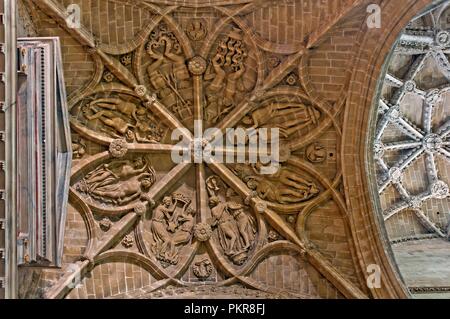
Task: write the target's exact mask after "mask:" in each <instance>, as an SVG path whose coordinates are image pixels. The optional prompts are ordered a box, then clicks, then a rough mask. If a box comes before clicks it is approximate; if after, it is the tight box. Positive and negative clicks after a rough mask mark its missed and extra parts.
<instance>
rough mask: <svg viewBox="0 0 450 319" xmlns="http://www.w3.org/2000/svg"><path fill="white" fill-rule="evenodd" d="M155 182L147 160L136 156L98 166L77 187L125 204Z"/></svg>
mask: <svg viewBox="0 0 450 319" xmlns="http://www.w3.org/2000/svg"><path fill="white" fill-rule="evenodd" d="M154 182H155V171H154V169H153V168H152V167H151V166H150V164H149V162H148V160H147V159H146V158H145V159H144V158H143V157H137V158H136V159H135V160H134V161H131V160H122V161H113V162H111V163H109V164H102V165H100V166H98V167H97V168H96V169H94V170H93V171H91V172H89V173H88V174H87V175H86V176H85V177H84V178H83V179H82V180H81V181H80V182H79V183H78V185H77V190H78V191H80V192H82V193H85V194H88V195H90V196H92V197H93V198H95V199H97V200H100V201H103V202H108V203H113V204H119V205H124V204H126V203H129V202H131V201H132V200H134V199H137V198H138V197H139V195H140V194H141V192H142V191H144V190H148V188H150V186H151V185H153V183H154Z"/></svg>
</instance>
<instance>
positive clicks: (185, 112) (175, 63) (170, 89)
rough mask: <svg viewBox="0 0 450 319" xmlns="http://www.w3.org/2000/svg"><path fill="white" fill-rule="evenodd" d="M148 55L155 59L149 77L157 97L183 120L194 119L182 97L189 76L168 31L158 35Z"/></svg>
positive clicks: (189, 105)
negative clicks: (188, 117) (189, 117)
mask: <svg viewBox="0 0 450 319" xmlns="http://www.w3.org/2000/svg"><path fill="white" fill-rule="evenodd" d="M146 51H147V54H148V55H149V56H150V57H151V58H152V59H153V62H152V63H151V64H150V65H149V66H148V67H147V74H148V76H149V79H150V84H151V85H152V87H153V89H154V90H155V91H156V92H157V94H158V97H159V98H160V99H161V100H162V102H163V103H164V105H166V106H167V107H169V108H170V109H171V110H172V111H174V112H176V113H178V114H179V115H180V117H182V118H183V117H185V116H190V115H192V111H191V104H190V102H189V101H187V100H186V98H185V97H183V92H186V90H185V89H187V88H189V86H190V82H189V79H190V75H189V71H188V69H187V66H186V63H185V58H184V57H183V55H182V49H181V46H180V44H179V43H178V41H177V39H176V38H175V36H174V35H173V34H172V33H171V32H168V31H165V30H163V31H158V32H157V33H155V35H154V36H153V39H152V40H150V41H149V42H148V43H147V46H146ZM182 91H183V92H182Z"/></svg>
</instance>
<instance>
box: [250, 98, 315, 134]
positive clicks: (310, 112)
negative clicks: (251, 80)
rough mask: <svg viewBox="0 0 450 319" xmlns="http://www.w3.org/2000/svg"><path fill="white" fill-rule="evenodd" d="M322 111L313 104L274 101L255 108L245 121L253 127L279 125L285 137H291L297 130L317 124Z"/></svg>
mask: <svg viewBox="0 0 450 319" xmlns="http://www.w3.org/2000/svg"><path fill="white" fill-rule="evenodd" d="M319 118H320V112H319V111H317V110H316V109H315V108H313V107H311V106H307V105H304V104H301V103H290V102H272V103H270V104H268V105H266V106H264V107H261V108H258V109H256V110H254V111H253V112H252V113H251V114H250V115H249V116H246V117H245V118H244V119H243V123H244V124H246V125H251V126H252V128H255V129H256V128H261V127H267V128H273V127H278V128H279V129H280V133H281V135H282V136H283V137H286V138H287V137H289V136H290V135H292V134H293V133H295V132H298V131H299V130H301V129H303V128H305V127H307V126H309V125H311V124H316V123H317V122H318V119H319Z"/></svg>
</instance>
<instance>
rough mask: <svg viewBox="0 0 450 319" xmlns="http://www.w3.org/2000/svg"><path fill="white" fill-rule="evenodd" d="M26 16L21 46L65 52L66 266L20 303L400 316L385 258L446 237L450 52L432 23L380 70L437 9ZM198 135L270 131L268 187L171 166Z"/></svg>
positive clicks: (150, 7) (94, 9) (237, 176)
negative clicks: (340, 307)
mask: <svg viewBox="0 0 450 319" xmlns="http://www.w3.org/2000/svg"><path fill="white" fill-rule="evenodd" d="M393 2H395V4H394V3H393ZM373 3H378V4H379V8H380V9H381V11H380V14H381V25H380V28H372V27H370V24H369V25H368V23H367V21H368V18H370V13H368V11H367V9H368V6H369V5H370V4H373ZM436 3H437V2H436ZM19 4H20V5H19V8H20V16H21V21H22V23H21V28H20V30H21V32H22V33H23V34H22V35H24V36H34V35H38V36H58V37H60V39H61V45H62V55H63V63H64V71H65V74H64V76H65V81H66V88H67V92H68V94H69V97H68V104H69V109H70V114H71V119H70V121H71V127H72V135H73V136H72V141H73V149H74V164H73V168H72V177H71V191H70V207H69V211H68V216H67V217H68V218H67V225H66V232H65V242H64V266H63V268H62V269H56V270H48V269H47V270H33V269H28V268H26V267H24V268H23V269H22V270H21V280H22V281H21V295H22V296H24V297H46V298H63V297H65V298H161V297H169V296H178V297H186V296H187V297H189V296H194V295H195V296H198V295H200V294H201V295H205V296H211V297H221V296H222V297H223V296H227V297H241V296H243V295H244V296H245V295H247V296H249V297H262V298H279V297H294V298H405V297H408V296H409V292H408V290H407V285H408V284H407V283H406V284H405V282H404V280H403V279H402V278H401V276H400V274H399V272H398V268H397V265H396V262H395V260H396V259H395V258H394V256H393V255H392V250H391V246H390V243H389V240H390V241H393V242H395V241H397V240H399V239H402V240H403V239H404V238H409V239H412V238H416V237H417V238H418V237H420V238H422V234H425V233H426V234H429V233H430V231H431V233H432V236H429V235H427V238H428V237H435V235H436V236H439V237H445V235H446V233H445V232H446V230H445V227H446V225H445V224H446V223H448V198H445V197H446V196H447V195H448V188H447V193H445V192H444V191H445V187H444V182H445V183H446V184H447V185H448V173H447V172H448V162H447V161H448V150H447V146H448V145H447V144H446V143H447V142H446V137H447V133H448V126H446V124H445V123H446V122H445V117H446V116H447V117H448V107H447V108H446V107H445V106H446V105H447V104H446V102H445V101H446V98H445V96H446V94H447V93H446V88H445V87H442V85H443V84H445V83H446V81H447V79H448V78H446V77H447V76H448V69H447V70H446V69H445V66H446V64H445V63H448V61H447V62H446V61H445V58H446V53H447V51H445V50H446V49H447V47H446V45H447V44H445V45H441V46H440V47H439V46H438V47H437V49H436V46H435V45H434V44H435V43H436V42H435V41H436V39H438V40H439V39H441V37H440V36H438V37H436V36H435V34H434V33H433V34H432V32H434V31H433V29H430V30H428V29H424V28H425V27H429V26H430V27H434V28H440V29H441V28H443V27H441V26H439V27H438V26H436V25H434V26H433V25H432V24H431V25H430V24H429V23H430V21H432V22H433V21H434V23H439V21H441V19H438V17H435V18H431V16H427V17H425V18H423V19H419V20H415V22H413V23H412V24H409V26H408V30H407V31H406V32H405V33H404V36H409V37H407V39H408V41H405V42H406V43H403V42H400V44H399V45H398V46H397V47H396V50H395V52H394V54H393V55H391V54H390V53H392V50H393V49H392V48H393V45H394V43H395V41H396V40H397V38H398V37H399V36H400V34H401V32H402V30H403V29H404V28H405V27H406V26H407V24H408V23H410V21H411V20H412V19H413V18H414V16H416V15H417V14H419V13H420V12H422V11H423V10H424V9H425V8H426V7H427V6H429V5H430V4H431V1H425V0H423V1H416V0H404V1H363V0H329V1H325V2H324V1H316V0H286V1H240V0H234V1H232V0H220V1H219V0H217V1H216V0H213V1H211V0H208V1H202V0H195V1H194V0H193V1H176V0H173V1H170V0H164V1H132V2H131V1H122V0H98V1H94V0H76V1H74V0H70V1H69V0H33V1H31V0H21V1H19ZM71 4H76V5H78V6H79V8H80V9H81V10H80V13H81V15H80V17H81V21H80V22H81V24H80V27H75V28H74V27H70V25H68V24H67V22H66V19H67V16H68V14H67V12H66V8H67V7H68V6H69V5H71ZM372 14H373V13H372ZM372 17H373V16H372ZM442 17H446V13H445V12H444V13H443V14H442ZM446 19H447V18H446ZM427 32H428V33H427ZM410 33H411V35H410ZM417 34H419V35H420V36H421V38H420V39H419V40H418V38H417V37H418V35H417ZM420 41H423V42H425V43H433V46H432V48H431V47H430V48H428V47H426V48H424V47H420V46H419V47H418V46H417V43H418V42H420ZM430 46H431V45H430ZM410 47H413V48H414V50H411V49H410ZM403 48H404V49H405V50H404V51H402V50H403ZM388 57H389V59H388V60H387V58H388ZM428 57H430V59H429V60H433V59H431V57H433V58H434V60H436V59H437V60H439V59H441V60H439V61H443V62H442V63H441V64H439V63H438V65H436V66H432V65H430V66H427V65H426V63H429V62H427V61H426V60H427V59H425V58H428ZM413 60H414V61H417V62H416V63H413ZM386 61H389V62H386ZM420 61H422V62H420ZM386 63H388V64H386ZM430 63H431V62H430ZM386 65H388V66H389V67H388V68H387V69H386V68H384V66H386ZM385 70H387V75H386V76H384V73H385V72H384V71H385ZM438 72H440V73H439V74H441V75H439V76H438V75H436V74H438ZM445 72H447V73H445ZM419 73H420V74H419ZM415 76H417V80H416V77H415ZM380 78H384V79H385V81H384V83H385V85H384V86H383V87H380V86H379V85H378V80H379V79H380ZM434 89H439V90H440V91H436V90H434ZM380 93H381V100H380V103H378V101H379V99H378V98H377V96H378V95H379V94H380ZM435 97H436V98H435ZM423 100H425V101H431V102H430V103H423ZM423 105H424V106H423ZM422 106H423V107H422ZM377 109H379V113H378V117H377V116H375V115H374V114H375V113H376V112H377ZM422 115H423V116H422ZM377 118H378V119H379V120H378V121H377ZM195 120H197V121H200V122H202V123H203V127H204V128H207V127H217V128H219V129H220V130H222V131H223V130H225V129H226V128H236V127H241V128H251V127H254V128H258V127H259V128H260V127H277V128H279V129H280V131H281V135H282V142H281V150H282V156H281V157H282V159H281V162H282V165H281V166H282V168H281V170H280V172H279V173H278V175H274V176H270V175H268V176H264V175H261V174H258V172H257V170H256V169H257V167H255V165H253V166H252V165H250V164H226V163H224V164H220V163H206V162H201V161H199V162H196V163H192V164H185V163H181V164H178V163H173V161H172V160H171V157H170V152H171V151H172V150H173V149H174V144H175V141H173V140H171V134H170V133H171V131H172V130H174V129H176V128H186V129H187V130H185V131H184V133H183V134H184V137H185V138H187V139H188V140H192V139H193V135H192V132H193V129H194V123H195V122H194V121H195ZM385 123H386V124H385ZM447 124H448V122H447ZM433 134H435V135H433ZM370 146H376V147H374V150H375V151H376V152H375V154H373V150H372V148H371V147H370ZM419 150H420V154H419ZM411 153H412V154H411ZM373 155H375V159H373V160H372V158H373V157H374V156H373ZM413 155H414V157H413ZM395 163H399V164H395ZM377 165H378V166H377ZM408 165H409V166H408ZM396 167H399V168H397V169H395V168H396ZM417 167H418V168H417ZM376 169H377V171H376ZM430 170H431V171H430ZM402 177H403V180H402ZM402 181H403V182H402ZM439 181H443V183H439ZM427 192H428V193H427ZM444 195H445V196H444ZM412 203H414V205H413V206H411V205H412ZM419 206H420V209H419ZM436 210H438V211H439V212H440V214H439V216H438V214H437V212H436ZM227 214H228V215H227ZM173 216H176V218H175V217H173ZM383 217H385V218H383ZM387 217H389V218H387ZM384 219H386V225H385V224H384ZM385 230H387V235H386V234H385ZM373 265H375V266H376V268H373V267H372V266H373ZM373 269H376V270H379V273H380V274H381V283H380V286H376V285H375V286H373V285H368V282H369V281H370V280H371V279H372V278H373V277H371V275H373ZM74 282H75V284H74Z"/></svg>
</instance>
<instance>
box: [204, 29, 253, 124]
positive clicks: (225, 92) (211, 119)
mask: <svg viewBox="0 0 450 319" xmlns="http://www.w3.org/2000/svg"><path fill="white" fill-rule="evenodd" d="M246 57H247V49H246V47H245V45H244V43H243V37H242V35H241V31H240V30H239V29H236V28H234V29H233V30H232V31H231V32H230V33H229V34H228V36H227V37H226V38H224V39H222V40H221V41H220V43H219V45H218V47H217V51H216V54H215V55H214V57H213V58H212V59H211V63H210V66H209V72H207V73H206V74H205V80H206V81H211V80H212V81H211V83H210V84H209V85H208V86H207V88H206V100H207V105H206V109H205V118H206V120H207V121H208V123H216V122H217V121H218V120H219V118H220V117H222V116H223V115H224V114H226V113H228V112H229V111H230V110H231V109H232V108H234V106H235V105H236V101H235V95H236V93H237V90H238V89H240V87H239V85H238V81H239V80H240V79H242V77H243V75H244V73H245V71H246V69H245V66H244V60H245V58H246Z"/></svg>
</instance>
